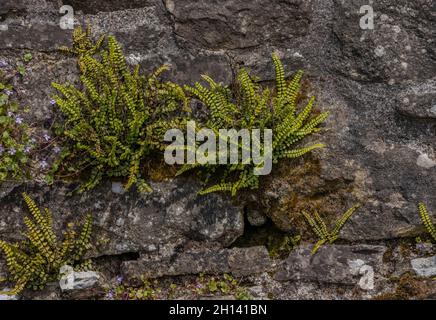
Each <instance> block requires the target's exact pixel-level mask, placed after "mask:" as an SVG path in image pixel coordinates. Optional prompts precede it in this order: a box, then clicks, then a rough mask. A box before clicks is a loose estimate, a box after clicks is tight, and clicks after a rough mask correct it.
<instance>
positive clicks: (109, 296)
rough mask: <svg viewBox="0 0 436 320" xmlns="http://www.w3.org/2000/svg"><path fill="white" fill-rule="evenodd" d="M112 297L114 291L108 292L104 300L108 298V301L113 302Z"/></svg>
mask: <svg viewBox="0 0 436 320" xmlns="http://www.w3.org/2000/svg"><path fill="white" fill-rule="evenodd" d="M114 296H115V292H114V290H112V289H111V290H109V292H108V293H107V295H106V298H108V299H110V300H113V299H114Z"/></svg>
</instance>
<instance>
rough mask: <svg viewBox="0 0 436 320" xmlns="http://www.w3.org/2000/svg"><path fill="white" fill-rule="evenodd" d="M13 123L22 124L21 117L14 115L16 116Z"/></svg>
mask: <svg viewBox="0 0 436 320" xmlns="http://www.w3.org/2000/svg"><path fill="white" fill-rule="evenodd" d="M15 123H16V124H22V123H23V118H22V117H20V116H18V117H16V118H15Z"/></svg>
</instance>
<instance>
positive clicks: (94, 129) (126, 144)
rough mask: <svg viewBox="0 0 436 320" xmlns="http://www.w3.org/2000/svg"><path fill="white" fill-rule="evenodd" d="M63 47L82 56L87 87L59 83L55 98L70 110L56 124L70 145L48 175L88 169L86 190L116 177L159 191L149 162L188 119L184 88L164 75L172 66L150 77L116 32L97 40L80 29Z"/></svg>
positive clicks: (127, 183) (83, 80)
mask: <svg viewBox="0 0 436 320" xmlns="http://www.w3.org/2000/svg"><path fill="white" fill-rule="evenodd" d="M62 50H63V51H64V52H66V53H68V54H71V55H74V56H76V57H77V59H78V65H79V69H80V74H81V75H80V80H81V83H82V86H81V87H75V86H73V85H71V84H68V83H67V84H57V83H53V87H54V88H55V89H56V90H57V92H58V94H57V95H54V96H53V99H54V101H55V102H56V105H57V106H58V107H59V109H60V111H61V112H62V113H63V115H64V121H63V122H62V123H60V124H59V126H58V128H57V130H56V132H57V136H58V137H59V138H60V139H61V141H63V145H64V148H63V151H62V153H61V157H60V158H59V159H58V161H56V163H55V164H54V166H53V169H52V171H51V173H50V174H49V175H48V177H47V180H48V181H49V182H52V181H53V180H54V176H55V174H56V173H59V175H60V176H68V175H70V176H74V175H76V176H80V175H82V176H85V175H86V176H87V177H89V178H88V179H87V182H85V183H83V184H82V185H81V188H80V190H79V191H86V190H90V189H92V188H94V187H95V186H96V185H97V184H98V183H99V182H100V181H101V180H102V179H103V177H109V178H111V179H119V180H121V181H123V182H125V183H124V187H125V189H129V188H130V187H131V186H133V185H136V186H137V187H138V189H139V190H140V191H141V192H143V191H147V192H149V191H151V188H150V186H149V184H148V183H147V182H146V180H145V178H144V175H143V171H144V167H145V166H144V165H143V164H144V160H146V159H150V158H151V157H152V156H153V155H156V154H159V153H161V152H162V150H164V147H165V144H164V134H165V132H166V131H167V130H168V129H171V128H178V127H179V126H182V125H183V124H184V122H185V121H186V119H185V117H184V116H183V115H181V114H185V113H188V112H189V107H188V100H187V97H186V96H185V93H184V92H183V89H182V88H181V87H179V86H178V85H176V84H175V83H172V82H163V81H161V80H160V75H161V74H162V73H163V72H164V71H166V70H167V69H168V66H166V65H164V66H162V67H160V68H158V69H157V70H156V71H155V72H153V73H152V74H150V75H148V76H143V75H141V73H140V67H139V65H136V66H135V67H133V68H130V67H129V66H128V65H127V62H126V58H125V57H124V54H123V52H122V49H121V46H120V45H119V44H118V42H117V41H116V40H115V38H114V37H112V36H109V37H107V41H106V39H105V38H104V37H101V38H100V39H99V40H97V41H96V42H94V41H93V40H92V39H91V31H90V29H89V28H88V29H87V30H86V31H83V30H82V29H81V28H77V29H76V30H75V31H74V33H73V47H72V48H63V49H62ZM147 157H148V158H147Z"/></svg>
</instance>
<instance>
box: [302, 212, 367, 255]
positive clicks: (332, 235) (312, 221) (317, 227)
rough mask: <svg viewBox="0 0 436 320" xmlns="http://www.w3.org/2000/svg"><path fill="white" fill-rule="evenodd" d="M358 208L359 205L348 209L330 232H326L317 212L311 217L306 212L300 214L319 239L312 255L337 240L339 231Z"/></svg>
mask: <svg viewBox="0 0 436 320" xmlns="http://www.w3.org/2000/svg"><path fill="white" fill-rule="evenodd" d="M359 207H360V204H356V205H354V206H353V207H351V208H350V209H348V210H347V211H346V212H345V213H344V214H343V215H342V217H341V218H340V219H339V220H338V221H337V222H336V224H335V227H334V228H333V230H331V231H329V230H328V228H327V225H326V223H325V222H324V220H323V219H322V218H321V216H320V215H319V213H318V211H316V210H315V211H314V214H313V217H312V216H311V215H310V214H309V213H307V212H306V211H303V212H302V213H303V215H304V217H305V218H306V221H307V223H308V224H309V226H310V227H311V228H312V230H313V232H314V233H315V234H316V236H317V237H318V238H319V240H318V242H317V243H316V244H315V246H314V247H313V249H312V254H315V253H316V252H317V251H318V249H319V248H320V247H321V246H322V245H323V244H325V243H326V242H328V243H333V242H335V241H336V240H337V239H338V238H339V232H340V231H341V229H342V227H343V226H344V224H345V223H346V222H347V220H348V219H349V218H350V217H351V215H352V214H353V213H354V212H355V211H356V210H357V209H358V208H359Z"/></svg>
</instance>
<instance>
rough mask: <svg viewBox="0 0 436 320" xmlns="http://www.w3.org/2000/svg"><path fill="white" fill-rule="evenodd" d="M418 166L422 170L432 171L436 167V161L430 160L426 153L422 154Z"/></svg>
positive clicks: (417, 161) (417, 160)
mask: <svg viewBox="0 0 436 320" xmlns="http://www.w3.org/2000/svg"><path fill="white" fill-rule="evenodd" d="M416 164H417V165H418V166H420V167H422V168H425V169H431V168H433V167H434V166H436V161H434V160H433V159H430V157H429V156H428V155H427V154H426V153H422V154H420V155H419V157H418V159H416Z"/></svg>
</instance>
